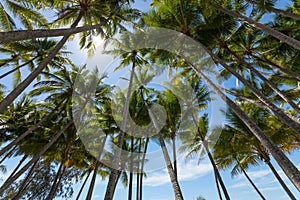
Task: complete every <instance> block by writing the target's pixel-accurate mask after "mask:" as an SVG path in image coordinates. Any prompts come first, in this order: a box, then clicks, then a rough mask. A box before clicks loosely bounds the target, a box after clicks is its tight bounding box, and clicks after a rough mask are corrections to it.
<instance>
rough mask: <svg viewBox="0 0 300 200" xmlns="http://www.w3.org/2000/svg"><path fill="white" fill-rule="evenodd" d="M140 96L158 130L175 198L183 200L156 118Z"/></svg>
mask: <svg viewBox="0 0 300 200" xmlns="http://www.w3.org/2000/svg"><path fill="white" fill-rule="evenodd" d="M141 95H142V96H143V94H141ZM142 98H143V101H144V104H145V105H146V107H147V110H148V112H149V116H150V119H151V121H152V122H153V124H154V127H155V129H156V131H157V132H158V140H159V143H160V146H161V148H162V152H163V155H164V159H165V162H166V166H167V170H168V173H169V176H170V179H171V183H172V187H173V190H174V195H175V199H176V200H183V195H182V192H181V189H180V185H179V183H178V180H177V178H176V175H175V172H174V169H173V167H172V162H171V159H170V156H169V153H168V150H167V148H166V144H165V141H164V139H163V137H162V135H161V132H160V129H159V126H158V123H157V120H156V118H155V115H154V114H153V112H152V111H151V109H150V107H149V105H148V103H147V102H146V101H145V100H144V97H142Z"/></svg>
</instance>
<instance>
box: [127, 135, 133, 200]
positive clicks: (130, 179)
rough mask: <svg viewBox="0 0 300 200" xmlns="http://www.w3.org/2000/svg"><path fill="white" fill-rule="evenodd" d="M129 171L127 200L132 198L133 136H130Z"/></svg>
mask: <svg viewBox="0 0 300 200" xmlns="http://www.w3.org/2000/svg"><path fill="white" fill-rule="evenodd" d="M130 139H131V141H130V143H131V147H130V152H131V154H130V173H129V186H128V200H132V183H133V142H134V141H133V136H131V137H130Z"/></svg>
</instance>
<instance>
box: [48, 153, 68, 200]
mask: <svg viewBox="0 0 300 200" xmlns="http://www.w3.org/2000/svg"><path fill="white" fill-rule="evenodd" d="M64 163H65V156H64V158H63V159H62V160H61V162H60V165H59V168H58V170H57V172H56V175H55V178H54V180H53V183H52V187H51V190H50V192H49V194H48V196H47V198H46V200H51V199H53V197H54V196H55V194H56V191H57V187H58V185H59V180H60V177H61V175H62V174H63V171H64V170H65V168H66V167H65V166H64Z"/></svg>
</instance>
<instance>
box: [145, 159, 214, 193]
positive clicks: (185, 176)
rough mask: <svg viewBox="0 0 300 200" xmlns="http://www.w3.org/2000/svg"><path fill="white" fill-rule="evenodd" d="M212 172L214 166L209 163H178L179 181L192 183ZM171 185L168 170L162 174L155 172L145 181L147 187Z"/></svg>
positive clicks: (194, 161) (192, 161) (193, 161)
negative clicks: (191, 181)
mask: <svg viewBox="0 0 300 200" xmlns="http://www.w3.org/2000/svg"><path fill="white" fill-rule="evenodd" d="M211 171H212V166H211V165H210V164H209V163H203V164H200V165H198V164H197V160H191V161H190V162H188V163H184V162H183V161H179V162H178V179H179V181H190V180H194V179H197V178H199V177H202V176H205V175H207V174H209V173H211ZM169 183H170V177H169V174H168V172H167V169H164V170H162V171H161V172H153V173H150V174H147V178H146V179H145V180H144V185H145V186H152V187H155V186H160V185H165V184H169Z"/></svg>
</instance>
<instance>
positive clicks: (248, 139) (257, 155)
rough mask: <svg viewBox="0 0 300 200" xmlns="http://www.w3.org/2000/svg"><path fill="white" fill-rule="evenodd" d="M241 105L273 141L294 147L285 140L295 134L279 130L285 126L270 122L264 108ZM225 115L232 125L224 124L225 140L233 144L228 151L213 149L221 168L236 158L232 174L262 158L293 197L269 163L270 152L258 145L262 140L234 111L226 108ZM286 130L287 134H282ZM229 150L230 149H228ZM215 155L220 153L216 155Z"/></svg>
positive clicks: (255, 163)
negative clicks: (256, 136) (222, 164)
mask: <svg viewBox="0 0 300 200" xmlns="http://www.w3.org/2000/svg"><path fill="white" fill-rule="evenodd" d="M243 107H244V109H245V110H247V111H248V112H247V113H248V114H249V116H251V118H252V119H253V120H255V121H256V122H257V123H258V124H259V126H260V127H262V128H263V129H264V130H266V132H267V133H269V134H270V137H271V138H272V139H273V140H274V142H276V143H277V144H278V145H279V146H280V143H282V145H284V146H287V145H285V144H291V145H290V148H297V147H295V146H294V145H292V144H293V142H292V143H290V142H288V141H294V140H295V134H294V133H291V132H289V131H288V129H287V130H285V131H284V132H285V133H282V131H283V130H284V129H285V128H286V127H284V126H281V127H276V128H275V127H272V126H274V125H275V124H274V123H271V124H270V123H269V120H270V121H271V120H272V117H269V116H268V115H269V113H268V112H267V111H264V110H262V109H260V108H257V107H254V106H251V105H247V104H243ZM226 115H227V118H228V120H229V123H230V124H232V125H227V126H226V127H225V133H224V134H227V135H228V137H229V142H228V139H227V140H226V141H227V142H228V145H229V146H230V145H233V147H230V148H229V151H226V150H221V149H217V150H216V152H217V153H216V156H217V160H220V162H221V163H224V166H223V168H224V167H226V165H227V166H228V165H230V164H232V163H235V162H237V164H236V166H235V167H234V169H233V172H232V173H233V174H235V173H236V172H237V171H239V170H240V171H242V170H244V169H246V168H248V167H249V165H251V164H254V165H257V164H258V160H259V159H262V160H264V162H265V163H266V164H267V165H268V166H269V167H270V169H271V170H272V172H273V173H274V175H275V177H276V178H277V179H278V181H279V183H280V184H281V185H282V187H283V188H284V190H285V191H286V192H287V194H288V195H289V197H290V198H291V199H296V198H295V197H294V196H293V194H292V193H291V191H290V190H289V188H288V187H287V186H286V185H285V183H284V182H283V181H282V179H281V178H280V176H279V175H278V173H277V171H276V170H275V168H274V167H273V165H272V164H271V162H270V156H269V154H268V153H267V151H266V150H265V148H264V147H263V146H262V145H261V143H260V142H259V141H258V140H257V139H256V138H254V137H253V135H252V133H251V132H250V131H249V129H248V128H246V127H245V126H244V124H243V122H242V121H241V120H240V119H239V118H238V117H237V115H235V114H234V113H233V112H232V111H228V112H227V113H226ZM268 118H269V120H268ZM274 119H275V118H274V117H273V120H274ZM270 126H271V127H270ZM270 130H271V131H272V132H271V131H270ZM285 134H287V135H286V136H284V135H285ZM293 135H294V136H293ZM221 141H222V140H221ZM245 144H248V145H245ZM226 146H227V145H226ZM223 147H224V146H223ZM223 147H221V146H216V148H223ZM224 148H225V147H224ZM232 150H233V152H231V151H232ZM222 151H223V153H222ZM227 153H230V154H231V153H233V154H231V155H230V154H229V155H228V154H227ZM218 156H220V157H219V159H218Z"/></svg>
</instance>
